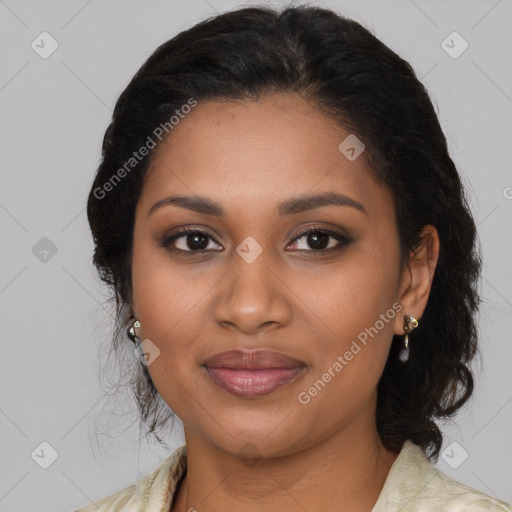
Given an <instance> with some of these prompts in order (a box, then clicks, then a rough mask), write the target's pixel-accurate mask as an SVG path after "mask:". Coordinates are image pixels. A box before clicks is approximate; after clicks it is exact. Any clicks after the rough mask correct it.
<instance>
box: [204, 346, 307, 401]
mask: <svg viewBox="0 0 512 512" xmlns="http://www.w3.org/2000/svg"><path fill="white" fill-rule="evenodd" d="M202 366H203V367H204V368H205V369H206V371H207V373H208V376H209V377H210V378H211V380H212V381H213V382H214V383H215V384H217V385H218V386H220V387H221V388H223V389H225V390H226V391H229V392H230V393H232V394H234V395H237V396H241V397H244V398H253V397H258V396H263V395H267V394H269V393H272V392H273V391H275V390H277V389H278V388H281V387H283V386H284V385H286V384H288V383H290V382H291V381H293V380H295V379H296V378H297V377H298V376H299V375H300V374H301V373H302V372H303V371H304V369H305V368H306V364H305V363H303V362H302V361H299V360H298V359H295V358H294V357H291V356H287V355H285V354H282V353H280V352H275V351H273V350H230V351H228V352H222V353H220V354H216V355H214V356H213V357H211V358H209V359H207V360H206V361H205V362H204V363H203V365H202Z"/></svg>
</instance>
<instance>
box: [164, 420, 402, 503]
mask: <svg viewBox="0 0 512 512" xmlns="http://www.w3.org/2000/svg"><path fill="white" fill-rule="evenodd" d="M352 427H354V428H350V430H351V432H350V434H351V435H348V432H346V431H345V430H343V431H342V432H339V433H338V434H337V435H334V436H332V437H330V438H329V439H327V440H324V441H323V442H321V443H319V444H316V445H314V446H311V447H308V448H307V449H304V450H301V451H299V452H293V453H291V454H290V455H288V456H284V457H278V458H262V459H258V460H256V461H252V462H251V461H247V462H246V463H245V464H244V463H243V462H241V460H240V458H238V457H237V456H236V454H232V453H228V452H226V451H224V450H222V449H220V448H219V447H218V446H216V445H214V444H212V443H210V442H208V441H207V440H205V438H203V437H199V436H196V435H194V434H192V433H191V432H187V429H185V438H186V444H187V465H188V469H187V474H186V476H185V478H184V479H183V481H182V483H181V485H180V487H179V489H178V490H177V493H176V494H175V498H174V503H173V506H172V509H171V512H188V511H189V510H202V509H207V510H208V511H209V512H229V511H235V510H236V511H237V512H256V511H257V512H267V511H268V512H270V511H272V512H274V511H275V510H279V511H280V512H292V511H293V512H297V511H300V512H304V510H308V511H309V512H316V511H318V512H320V511H322V512H323V511H325V510H334V509H335V510H337V511H339V512H344V511H350V512H371V510H372V508H373V506H374V505H375V503H376V501H377V499H378V497H379V494H380V492H381V490H382V487H383V486H384V483H385V481H386V478H387V475H388V473H389V470H390V468H391V465H392V464H393V462H394V461H395V460H396V458H397V456H398V454H397V453H394V452H391V451H389V450H387V449H386V448H385V447H384V446H383V445H382V443H381V441H380V438H379V436H378V434H377V431H376V430H372V429H370V428H368V429H366V430H364V429H363V430H361V425H353V426H352ZM354 433H356V434H354Z"/></svg>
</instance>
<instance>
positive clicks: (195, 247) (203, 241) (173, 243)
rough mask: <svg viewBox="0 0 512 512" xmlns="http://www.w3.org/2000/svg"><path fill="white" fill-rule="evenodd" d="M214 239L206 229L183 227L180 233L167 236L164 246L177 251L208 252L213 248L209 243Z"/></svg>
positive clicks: (163, 242) (163, 241)
mask: <svg viewBox="0 0 512 512" xmlns="http://www.w3.org/2000/svg"><path fill="white" fill-rule="evenodd" d="M213 241H214V240H213V238H212V237H211V236H210V235H209V234H208V233H207V232H206V231H202V230H199V229H192V228H182V229H180V230H179V231H178V234H176V233H175V234H173V235H171V236H167V237H165V238H164V239H163V240H162V246H164V247H166V248H168V249H170V250H172V251H176V252H206V251H209V250H210V249H212V248H211V247H210V248H209V245H210V242H213ZM213 250H217V249H213Z"/></svg>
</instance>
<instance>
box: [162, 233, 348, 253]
mask: <svg viewBox="0 0 512 512" xmlns="http://www.w3.org/2000/svg"><path fill="white" fill-rule="evenodd" d="M310 233H320V234H323V235H328V236H329V237H331V238H334V239H335V240H337V241H338V242H339V243H338V245H336V246H335V247H331V248H329V249H309V250H305V249H298V251H300V252H302V251H303V252H307V253H313V254H314V255H315V256H321V255H323V254H331V253H333V252H336V251H340V250H342V249H343V248H344V247H346V246H347V245H349V244H350V243H351V242H352V240H350V239H349V238H348V237H346V236H345V235H342V234H341V233H337V232H335V231H331V230H328V229H325V228H317V227H316V226H313V227H312V228H308V229H306V230H304V231H301V232H299V233H297V235H296V237H295V238H294V239H293V240H292V241H291V242H290V243H293V242H296V241H297V240H300V239H301V238H302V237H303V236H304V235H308V234H310ZM184 235H203V236H205V237H207V238H210V239H211V240H213V241H214V242H215V243H216V244H217V245H220V244H219V243H218V242H217V240H215V239H214V238H213V237H212V236H211V235H210V234H209V233H207V232H206V231H203V230H202V229H198V228H190V227H184V228H179V229H178V230H176V231H175V232H174V233H173V234H172V235H169V236H166V237H164V238H163V239H162V241H161V244H160V245H161V246H162V247H164V248H166V249H167V250H169V251H171V252H173V253H181V254H183V253H190V254H194V255H203V254H207V253H209V252H221V251H218V250H213V251H212V250H211V249H203V250H188V251H184V250H182V249H177V248H176V247H173V246H172V242H174V241H175V240H177V239H178V238H182V237H183V236H184ZM327 245H329V244H327Z"/></svg>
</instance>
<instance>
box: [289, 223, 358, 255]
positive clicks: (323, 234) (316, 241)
mask: <svg viewBox="0 0 512 512" xmlns="http://www.w3.org/2000/svg"><path fill="white" fill-rule="evenodd" d="M329 239H330V240H329ZM301 240H303V241H302V242H301ZM292 243H295V244H297V245H298V247H296V248H297V249H298V250H303V251H306V252H316V253H327V252H331V251H337V250H341V249H343V247H345V246H347V245H349V244H350V239H349V238H348V237H347V236H345V235H342V234H341V233H337V232H335V231H331V230H329V229H322V228H317V227H313V228H312V229H308V230H306V231H303V232H302V233H300V234H299V236H298V237H296V238H295V240H294V241H293V242H292ZM308 246H309V247H311V250H308V249H307V247H308Z"/></svg>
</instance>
